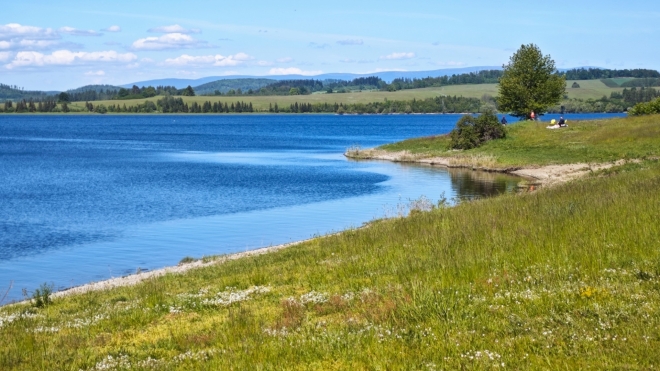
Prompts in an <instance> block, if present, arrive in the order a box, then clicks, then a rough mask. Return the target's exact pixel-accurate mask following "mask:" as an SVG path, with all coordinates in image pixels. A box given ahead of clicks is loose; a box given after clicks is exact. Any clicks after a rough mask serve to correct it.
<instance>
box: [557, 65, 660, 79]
mask: <svg viewBox="0 0 660 371" xmlns="http://www.w3.org/2000/svg"><path fill="white" fill-rule="evenodd" d="M563 74H564V76H566V80H599V79H611V78H616V77H634V78H647V77H653V78H659V77H660V72H658V71H656V70H648V69H642V68H637V69H632V70H628V69H623V70H610V69H603V68H575V69H572V70H568V71H566V72H564V73H563Z"/></svg>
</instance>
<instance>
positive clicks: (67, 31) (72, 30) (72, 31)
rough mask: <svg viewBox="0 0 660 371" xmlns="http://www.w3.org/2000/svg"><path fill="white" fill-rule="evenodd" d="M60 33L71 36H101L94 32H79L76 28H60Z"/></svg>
mask: <svg viewBox="0 0 660 371" xmlns="http://www.w3.org/2000/svg"><path fill="white" fill-rule="evenodd" d="M60 32H61V33H65V34H69V35H73V36H101V35H102V34H101V33H100V32H96V31H94V30H79V29H77V28H73V27H68V26H65V27H61V28H60Z"/></svg>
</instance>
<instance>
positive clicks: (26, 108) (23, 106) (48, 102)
mask: <svg viewBox="0 0 660 371" xmlns="http://www.w3.org/2000/svg"><path fill="white" fill-rule="evenodd" d="M0 112H5V113H28V112H33V113H34V112H40V113H47V112H69V108H68V106H67V104H66V103H64V104H63V105H61V106H60V107H58V105H57V101H56V100H55V99H54V98H53V97H49V98H46V99H43V100H39V101H36V102H35V101H34V100H33V99H29V100H25V99H23V100H20V101H18V102H16V103H14V102H13V101H10V100H8V101H5V105H4V108H3V110H2V111H0Z"/></svg>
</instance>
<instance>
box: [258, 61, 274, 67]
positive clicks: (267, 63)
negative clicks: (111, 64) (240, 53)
mask: <svg viewBox="0 0 660 371" xmlns="http://www.w3.org/2000/svg"><path fill="white" fill-rule="evenodd" d="M273 64H274V63H273V62H269V61H259V62H257V66H261V67H268V66H272V65H273Z"/></svg>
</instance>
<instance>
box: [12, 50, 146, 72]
mask: <svg viewBox="0 0 660 371" xmlns="http://www.w3.org/2000/svg"><path fill="white" fill-rule="evenodd" d="M136 59H137V56H136V55H135V54H133V53H124V54H122V53H117V52H116V51H114V50H109V51H100V52H72V51H70V50H58V51H55V52H53V53H51V54H43V53H39V52H34V51H22V52H18V53H16V55H15V56H14V58H13V60H11V62H9V63H8V64H6V65H5V68H7V69H14V68H19V67H41V66H66V65H74V64H86V63H108V62H114V63H128V62H131V61H134V60H136Z"/></svg>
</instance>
